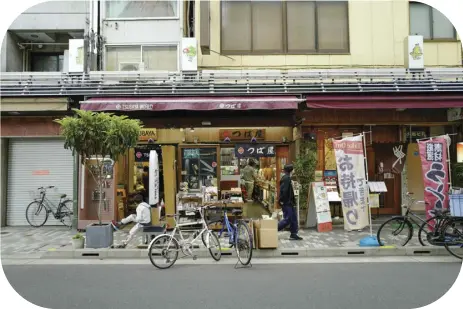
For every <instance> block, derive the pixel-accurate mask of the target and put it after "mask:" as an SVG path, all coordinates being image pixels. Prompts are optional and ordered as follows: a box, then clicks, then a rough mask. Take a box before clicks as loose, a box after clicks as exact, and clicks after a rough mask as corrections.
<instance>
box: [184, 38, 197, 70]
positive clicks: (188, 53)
mask: <svg viewBox="0 0 463 309" xmlns="http://www.w3.org/2000/svg"><path fill="white" fill-rule="evenodd" d="M181 66H182V71H197V70H198V40H197V39H196V38H182V58H181Z"/></svg>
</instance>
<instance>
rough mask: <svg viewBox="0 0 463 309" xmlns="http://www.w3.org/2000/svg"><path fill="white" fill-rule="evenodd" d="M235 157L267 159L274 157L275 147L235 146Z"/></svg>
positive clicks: (257, 145)
mask: <svg viewBox="0 0 463 309" xmlns="http://www.w3.org/2000/svg"><path fill="white" fill-rule="evenodd" d="M235 156H236V157H238V158H249V157H251V158H268V157H275V145H262V144H241V145H236V146H235Z"/></svg>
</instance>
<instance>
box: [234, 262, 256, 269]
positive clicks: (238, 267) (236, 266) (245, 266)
mask: <svg viewBox="0 0 463 309" xmlns="http://www.w3.org/2000/svg"><path fill="white" fill-rule="evenodd" d="M251 267H252V263H251V262H249V264H248V265H242V264H241V263H240V261H237V262H236V264H235V267H234V268H235V269H241V268H251Z"/></svg>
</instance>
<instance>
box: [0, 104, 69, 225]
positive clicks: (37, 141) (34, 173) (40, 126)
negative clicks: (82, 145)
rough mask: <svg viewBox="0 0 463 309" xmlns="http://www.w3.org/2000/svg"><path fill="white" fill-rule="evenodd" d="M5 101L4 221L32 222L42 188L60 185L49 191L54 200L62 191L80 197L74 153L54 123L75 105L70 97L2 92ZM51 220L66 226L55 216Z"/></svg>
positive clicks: (3, 152)
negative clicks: (28, 216) (28, 212)
mask: <svg viewBox="0 0 463 309" xmlns="http://www.w3.org/2000/svg"><path fill="white" fill-rule="evenodd" d="M1 105H2V117H1V147H2V148H1V153H2V161H1V164H2V166H1V169H2V175H1V182H2V196H1V205H2V220H3V222H2V226H5V225H8V226H27V225H28V223H27V220H26V215H25V214H26V212H25V211H26V207H27V206H28V205H29V203H31V202H32V201H33V199H34V197H36V196H37V194H38V191H37V188H39V187H45V186H54V187H55V188H54V189H51V190H48V192H47V198H48V199H49V200H50V201H51V202H52V203H54V205H57V203H58V201H59V198H60V195H61V194H66V195H67V198H69V199H70V200H73V197H74V196H75V194H74V191H75V190H76V186H75V178H74V175H75V173H74V169H75V167H76V164H75V160H74V156H73V155H72V152H71V151H69V150H66V149H64V142H63V139H62V138H61V137H60V129H59V126H58V124H57V123H54V122H53V120H54V119H56V118H58V117H60V116H63V115H66V114H67V113H69V108H70V104H69V103H68V99H67V98H50V97H42V98H12V97H8V98H5V97H2V99H1ZM46 224H47V225H62V224H61V223H60V222H59V221H57V220H55V219H54V218H53V217H50V218H49V220H48V221H47V223H46Z"/></svg>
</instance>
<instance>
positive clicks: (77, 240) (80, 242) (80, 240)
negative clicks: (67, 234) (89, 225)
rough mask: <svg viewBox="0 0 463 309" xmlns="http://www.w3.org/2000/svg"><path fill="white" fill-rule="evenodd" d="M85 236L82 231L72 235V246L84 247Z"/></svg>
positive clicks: (76, 247) (75, 247)
mask: <svg viewBox="0 0 463 309" xmlns="http://www.w3.org/2000/svg"><path fill="white" fill-rule="evenodd" d="M84 243H85V238H84V236H83V235H82V234H81V233H77V234H76V235H74V236H72V248H74V249H82V248H83V247H84Z"/></svg>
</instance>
